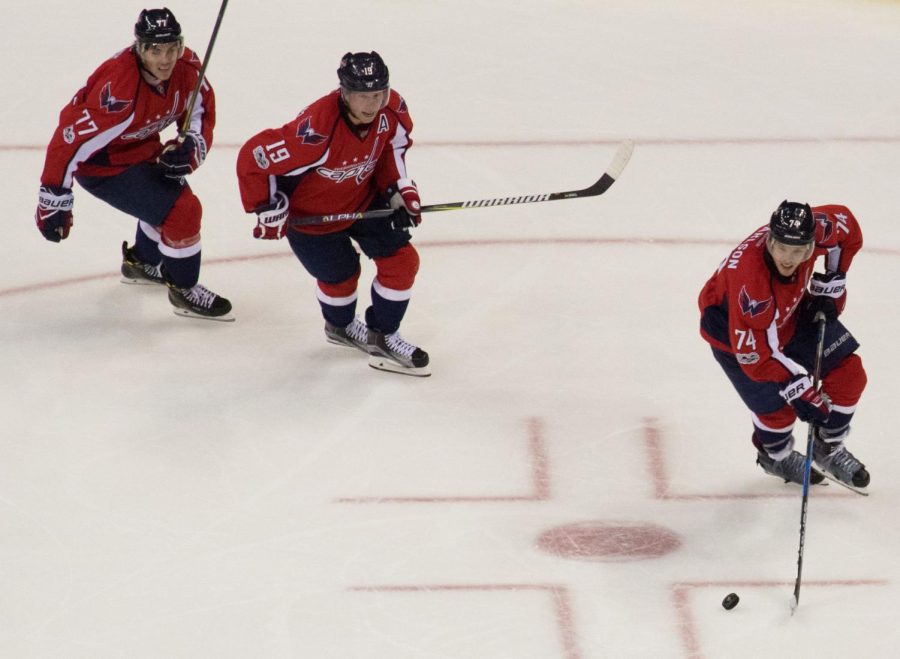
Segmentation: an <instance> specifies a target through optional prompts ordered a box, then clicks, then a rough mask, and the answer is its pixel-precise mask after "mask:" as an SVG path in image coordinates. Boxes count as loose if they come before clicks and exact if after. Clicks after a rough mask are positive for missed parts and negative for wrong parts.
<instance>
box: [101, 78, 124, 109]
mask: <svg viewBox="0 0 900 659" xmlns="http://www.w3.org/2000/svg"><path fill="white" fill-rule="evenodd" d="M100 105H102V106H103V107H104V108H106V111H107V112H121V111H122V110H124V109H126V108H127V107H128V106H129V105H131V101H130V100H128V101H120V100H119V99H117V98H116V97H115V96H113V95H112V83H111V82H108V83H106V85H104V87H103V89H101V90H100Z"/></svg>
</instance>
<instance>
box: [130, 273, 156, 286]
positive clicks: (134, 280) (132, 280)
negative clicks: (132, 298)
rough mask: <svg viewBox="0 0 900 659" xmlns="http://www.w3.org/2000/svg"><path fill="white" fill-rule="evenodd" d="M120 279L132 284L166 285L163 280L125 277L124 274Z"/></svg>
mask: <svg viewBox="0 0 900 659" xmlns="http://www.w3.org/2000/svg"><path fill="white" fill-rule="evenodd" d="M119 281H120V282H122V283H123V284H128V285H131V286H165V283H164V282H161V281H150V280H149V279H139V278H137V277H125V276H124V275H123V276H122V278H121V279H119Z"/></svg>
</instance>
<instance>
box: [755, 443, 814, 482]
mask: <svg viewBox="0 0 900 659" xmlns="http://www.w3.org/2000/svg"><path fill="white" fill-rule="evenodd" d="M756 464H758V465H759V466H760V467H762V469H763V471H764V472H766V473H767V474H771V475H772V476H777V477H778V478H783V479H784V482H785V483H797V484H798V485H803V471H804V470H805V469H806V458H805V457H803V455H801V454H800V453H797V451H791V452H790V454H789V455H788V456H787V457H786V458H784V459H783V460H774V459H772V458H771V457H769V454H768V453H766V452H765V451H757V455H756ZM823 480H825V477H824V476H823V475H822V474H820V473H819V472H817V471H816V470H815V469H810V470H809V483H810V485H818V484H819V483H821V482H822V481H823Z"/></svg>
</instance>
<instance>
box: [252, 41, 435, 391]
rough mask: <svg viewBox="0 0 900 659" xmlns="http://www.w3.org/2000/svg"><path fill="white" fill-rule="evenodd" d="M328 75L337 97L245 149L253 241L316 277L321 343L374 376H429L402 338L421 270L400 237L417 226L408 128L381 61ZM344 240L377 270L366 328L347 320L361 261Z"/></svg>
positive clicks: (355, 61)
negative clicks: (354, 217) (276, 248)
mask: <svg viewBox="0 0 900 659" xmlns="http://www.w3.org/2000/svg"><path fill="white" fill-rule="evenodd" d="M337 73H338V80H339V83H340V86H339V88H338V89H336V90H334V91H333V92H331V93H330V94H327V95H326V96H323V97H322V98H320V99H318V100H317V101H315V102H313V103H312V104H310V105H309V106H307V107H306V108H304V109H303V110H302V111H301V112H300V114H299V115H298V116H297V117H296V118H295V119H293V120H292V121H290V122H289V123H287V124H285V125H284V126H282V127H280V128H271V129H267V130H264V131H262V132H261V133H259V134H257V135H255V136H253V137H251V138H250V139H249V140H248V141H247V142H246V143H245V144H244V146H243V147H242V148H241V150H240V153H239V154H238V162H237V176H238V183H239V186H240V193H241V200H242V202H243V205H244V210H246V211H247V212H248V213H256V215H257V226H256V227H255V228H254V230H253V235H254V237H255V238H261V239H267V240H271V239H279V238H282V237H285V236H286V237H287V239H288V242H289V243H290V246H291V249H292V250H293V251H294V254H295V255H296V256H297V258H298V259H299V260H300V262H301V263H302V264H303V267H304V268H305V269H306V270H307V272H309V274H311V275H312V276H313V277H315V278H316V281H317V288H316V296H317V298H318V301H319V305H320V306H321V310H322V315H323V316H324V318H325V337H326V339H327V340H328V341H329V342H331V343H334V344H337V345H343V346H349V347H353V348H358V349H359V350H362V351H363V352H365V353H367V354H368V355H369V365H370V366H372V367H374V368H378V369H382V370H387V371H393V372H397V373H404V374H407V375H417V376H426V375H429V374H430V370H429V363H428V354H427V353H426V352H425V351H424V350H422V349H421V348H418V347H416V346H415V345H413V344H411V343H409V342H408V341H405V340H404V339H403V338H402V337H401V336H400V332H399V328H400V322H401V321H402V320H403V316H404V314H405V313H406V308H407V306H408V304H409V300H410V296H411V293H412V287H413V282H414V281H415V278H416V272H417V271H418V269H419V255H418V253H417V252H416V249H415V248H414V247H413V246H412V244H410V234H409V229H410V228H411V227H414V226H417V225H418V224H419V222H420V221H421V211H420V207H421V202H420V200H419V192H418V189H417V188H416V184H415V182H413V181H412V179H410V177H409V174H408V173H407V171H406V151H407V149H409V147H410V146H411V145H412V139H411V138H410V132H411V130H412V126H413V123H412V119H411V118H410V115H409V110H408V108H407V107H406V102H405V101H404V100H403V98H402V97H401V96H400V95H399V94H398V93H397V92H395V91H394V90H392V89H391V88H390V84H389V77H388V68H387V66H386V65H385V63H384V61H383V60H382V58H381V57H380V56H379V55H378V53H376V52H371V53H347V54H346V55H344V57H343V58H342V59H341V63H340V67H339V68H338V71H337ZM388 207H393V208H394V209H396V210H395V212H394V213H393V214H392V215H391V216H390V217H387V218H379V219H364V220H359V221H356V222H333V223H329V224H325V225H305V226H302V227H294V228H292V227H290V226H289V224H288V218H289V216H294V217H298V216H304V215H328V214H336V213H353V212H358V211H365V210H368V209H371V208H388ZM351 240H352V241H354V242H355V243H356V244H357V245H358V246H359V248H360V249H361V250H362V252H363V253H364V254H365V255H366V256H367V257H368V258H370V259H372V260H373V261H374V262H375V267H376V269H377V274H376V276H375V278H374V280H373V282H372V286H371V305H370V306H369V307H368V308H367V309H366V312H365V322H363V321H361V320H360V319H359V317H357V315H356V300H357V286H358V281H359V277H360V262H359V253H358V252H357V251H356V249H355V248H354V246H353V243H352V242H351Z"/></svg>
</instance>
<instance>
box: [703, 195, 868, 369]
mask: <svg viewBox="0 0 900 659" xmlns="http://www.w3.org/2000/svg"><path fill="white" fill-rule="evenodd" d="M812 210H813V216H814V217H815V219H816V238H815V242H816V245H815V249H814V251H813V256H812V257H810V258H809V259H808V260H807V261H804V262H803V263H801V264H800V266H799V267H798V268H797V270H796V271H795V273H794V275H793V276H792V277H790V278H789V279H787V280H785V279H784V278H781V277H778V276H777V275H774V274H773V273H772V272H771V271H770V270H769V267H768V266H767V265H766V262H765V260H764V256H765V253H766V237H767V236H768V233H769V229H768V226H763V227H760V228H759V229H757V230H756V231H754V232H753V233H752V234H751V235H750V236H749V237H748V238H747V239H746V240H744V241H743V242H742V243H741V244H740V245H738V246H737V247H735V248H734V250H732V252H731V254H729V255H728V256H727V257H726V258H725V260H724V261H722V263H721V264H720V265H719V267H718V269H717V270H716V272H715V274H713V276H712V277H711V278H710V279H709V281H707V282H706V285H705V286H704V287H703V290H702V291H701V292H700V298H699V300H698V302H699V305H700V312H701V324H700V333H701V335H702V336H703V338H704V339H706V340H707V341H708V342H709V343H710V344H711V345H712V346H713V347H714V348H716V349H718V350H723V351H726V352H730V353H732V354H734V356H735V358H736V359H737V361H738V363H739V364H740V365H741V367H742V369H743V371H744V373H746V374H747V376H748V377H750V378H751V379H753V380H756V381H772V382H784V381H785V380H787V379H789V378H790V377H791V376H793V375H796V374H798V373H803V372H805V369H803V368H802V367H801V366H800V365H799V364H797V363H796V362H794V361H793V360H791V359H790V358H789V357H787V356H786V355H785V354H784V352H783V350H784V347H785V346H786V345H787V343H788V342H789V341H790V340H791V338H792V337H793V336H794V332H795V330H796V327H797V313H796V311H797V309H798V307H799V305H800V303H801V301H802V300H803V297H804V295H805V294H806V290H807V286H808V284H809V280H810V279H811V278H812V274H813V270H814V268H815V265H816V261H817V259H818V257H820V256H824V257H825V261H824V266H825V271H826V272H835V271H841V272H847V270H848V269H849V268H850V263H851V262H852V261H853V257H854V256H855V255H856V253H857V252H858V251H859V250H860V248H861V247H862V232H861V231H860V228H859V224H858V223H857V221H856V218H855V217H853V213H851V212H850V210H849V209H848V208H846V207H845V206H838V205H828V206H814V207H813V208H812ZM842 303H843V300H841V301H840V304H842Z"/></svg>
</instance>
